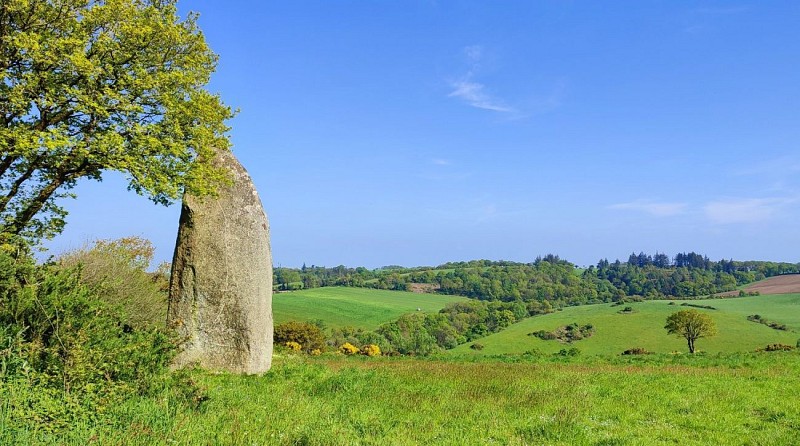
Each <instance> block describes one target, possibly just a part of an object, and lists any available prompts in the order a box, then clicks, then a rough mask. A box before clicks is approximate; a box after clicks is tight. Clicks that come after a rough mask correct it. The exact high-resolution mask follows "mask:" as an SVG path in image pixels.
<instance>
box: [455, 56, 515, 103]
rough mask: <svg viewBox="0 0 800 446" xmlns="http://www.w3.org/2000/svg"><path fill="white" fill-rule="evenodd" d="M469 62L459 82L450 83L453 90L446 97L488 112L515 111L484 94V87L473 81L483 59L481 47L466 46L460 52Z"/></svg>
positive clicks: (500, 101)
mask: <svg viewBox="0 0 800 446" xmlns="http://www.w3.org/2000/svg"><path fill="white" fill-rule="evenodd" d="M462 51H463V52H464V55H465V56H466V57H467V60H468V61H469V70H468V71H467V74H466V75H464V76H463V77H461V78H460V79H459V80H457V81H454V82H450V87H451V88H452V89H453V90H452V91H451V92H450V94H448V95H447V97H451V98H458V99H461V100H463V101H464V102H466V103H467V104H469V105H471V106H472V107H475V108H480V109H483V110H490V111H494V112H499V113H510V112H514V111H515V110H514V109H513V108H512V107H509V106H508V105H506V104H505V103H504V102H503V101H502V100H500V99H498V98H496V97H494V96H492V95H491V94H489V93H487V92H486V86H485V85H484V84H482V83H480V82H476V81H474V80H473V77H475V72H477V71H478V70H479V66H480V62H481V60H482V59H483V53H484V51H483V47H482V46H481V45H471V46H466V47H464V49H463V50H462Z"/></svg>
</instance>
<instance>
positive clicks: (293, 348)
mask: <svg viewBox="0 0 800 446" xmlns="http://www.w3.org/2000/svg"><path fill="white" fill-rule="evenodd" d="M283 345H285V346H286V347H287V348H288V349H289V350H291V351H293V352H299V351H300V350H302V349H303V346H302V345H300V343H298V342H294V341H289V342H286V343H284V344H283Z"/></svg>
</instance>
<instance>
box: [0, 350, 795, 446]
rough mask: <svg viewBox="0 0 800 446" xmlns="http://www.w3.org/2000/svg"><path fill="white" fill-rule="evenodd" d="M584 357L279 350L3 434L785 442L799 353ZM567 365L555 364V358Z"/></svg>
mask: <svg viewBox="0 0 800 446" xmlns="http://www.w3.org/2000/svg"><path fill="white" fill-rule="evenodd" d="M643 359H645V358H642V357H637V358H627V359H626V358H619V357H617V358H616V359H614V360H610V359H609V360H605V361H604V360H600V361H598V360H593V361H586V360H585V359H581V358H556V357H553V356H549V357H539V358H538V359H536V358H533V359H531V360H530V361H529V362H528V361H525V360H523V362H518V363H508V362H498V361H476V362H464V361H447V360H417V359H410V358H366V357H344V356H336V355H323V356H322V357H318V358H311V357H307V356H286V355H283V356H276V357H275V362H274V365H273V368H272V370H271V371H270V372H269V373H267V374H265V375H264V376H260V377H256V376H240V375H231V374H212V373H207V372H199V371H198V372H193V377H192V378H193V379H194V380H195V381H196V382H197V383H199V384H200V385H201V386H202V387H204V388H205V389H206V390H205V392H206V394H205V396H204V401H203V402H202V404H201V405H200V407H199V408H197V409H191V408H188V407H185V406H183V405H181V404H180V403H178V402H177V400H176V399H175V398H174V397H172V396H171V395H170V394H169V393H168V392H166V391H165V392H164V394H162V395H154V396H152V397H148V398H137V399H131V400H127V401H125V402H124V404H121V405H119V406H118V407H115V408H113V409H112V413H110V414H108V415H109V417H110V418H111V419H112V420H113V422H112V423H111V424H109V425H91V424H81V423H77V424H75V425H72V426H70V428H69V430H68V431H67V432H61V433H59V434H58V435H57V436H49V435H47V434H45V433H43V432H42V431H36V430H25V429H18V428H17V429H14V430H7V431H3V429H2V427H3V425H4V424H3V423H4V421H7V420H6V419H5V418H4V417H6V416H8V414H7V413H6V414H4V413H3V411H2V408H0V443H3V444H67V445H84V444H89V443H91V444H103V445H150V444H158V445H162V444H164V445H166V444H169V445H208V444H213V445H242V446H244V445H339V444H342V445H344V444H346V445H420V444H426V445H427V444H430V445H459V446H460V445H483V444H498V445H675V444H680V445H708V444H726V445H727V444H750V445H790V444H798V442H800V400H798V399H797V398H796V395H798V394H800V380H798V379H797V376H798V374H800V355H798V354H797V353H795V352H774V353H747V354H733V355H723V356H716V355H715V356H706V355H695V356H690V355H651V356H650V357H648V358H647V360H646V361H647V362H644V363H642V362H640V361H639V360H643ZM562 361H563V362H562Z"/></svg>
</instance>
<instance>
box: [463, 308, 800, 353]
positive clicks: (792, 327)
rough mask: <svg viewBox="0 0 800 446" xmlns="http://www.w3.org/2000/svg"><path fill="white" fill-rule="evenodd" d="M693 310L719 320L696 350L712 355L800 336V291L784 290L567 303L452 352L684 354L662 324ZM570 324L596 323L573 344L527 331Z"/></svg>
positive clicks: (790, 340) (792, 341)
mask: <svg viewBox="0 0 800 446" xmlns="http://www.w3.org/2000/svg"><path fill="white" fill-rule="evenodd" d="M670 302H674V305H670ZM683 303H688V304H692V305H707V306H712V307H714V308H716V309H715V310H711V309H703V308H695V307H687V306H681V304H683ZM628 306H629V307H631V308H632V309H633V312H632V313H630V314H623V313H620V311H621V310H622V309H623V308H625V307H628ZM689 308H693V309H696V310H697V311H700V312H703V313H706V314H708V315H710V316H711V317H712V318H713V320H714V321H715V322H716V325H717V329H718V332H717V334H716V336H713V337H709V338H701V339H699V340H698V341H697V346H698V348H699V349H700V350H702V351H705V352H708V353H719V352H737V351H739V352H740V351H753V350H755V349H757V348H763V347H765V346H766V345H767V344H774V343H781V344H788V345H792V346H794V345H795V344H796V343H797V341H798V338H800V294H780V295H771V296H753V297H737V298H726V299H706V300H692V301H680V300H676V301H663V300H656V301H646V302H638V303H627V304H624V305H622V306H612V305H610V304H599V305H584V306H578V307H567V308H564V309H563V310H561V311H557V312H555V313H551V314H546V315H542V316H535V317H532V318H528V319H525V320H523V321H521V322H519V323H516V324H514V325H512V326H510V327H508V328H506V329H505V330H503V331H501V332H499V333H495V334H492V335H490V336H487V337H485V338H482V339H479V340H477V341H476V342H478V343H480V344H483V346H484V348H483V349H482V350H480V351H478V350H474V349H471V348H470V345H471V344H463V345H460V346H459V347H457V348H455V349H453V350H450V351H449V353H450V354H451V355H496V354H508V353H511V354H519V353H523V352H526V351H529V350H539V351H541V352H544V353H553V352H557V351H559V350H561V349H564V348H572V347H577V348H578V349H580V351H581V353H583V354H590V355H596V354H602V355H617V354H620V353H622V352H623V351H624V350H627V349H630V348H633V347H640V348H644V349H646V350H648V351H651V352H657V353H669V352H685V351H686V350H687V347H686V341H685V340H684V339H683V338H679V337H677V336H670V335H667V332H666V330H665V329H664V324H665V322H666V319H667V316H669V315H670V314H672V313H673V312H675V311H678V310H683V309H689ZM753 314H758V315H760V316H762V317H763V318H765V319H767V320H769V321H774V322H779V323H781V324H786V325H787V328H788V330H787V331H782V330H775V329H773V328H770V327H768V326H766V325H764V324H758V323H755V322H751V321H748V320H747V316H749V315H753ZM571 323H578V324H580V325H585V324H592V325H593V326H594V328H595V333H594V334H593V335H592V336H591V337H589V338H586V339H583V340H580V341H576V342H574V343H572V344H564V343H560V342H559V341H555V340H550V341H544V340H541V339H539V338H537V337H535V336H529V335H528V334H529V333H531V332H535V331H538V330H545V331H552V330H554V329H556V328H558V327H562V326H564V325H568V324H571Z"/></svg>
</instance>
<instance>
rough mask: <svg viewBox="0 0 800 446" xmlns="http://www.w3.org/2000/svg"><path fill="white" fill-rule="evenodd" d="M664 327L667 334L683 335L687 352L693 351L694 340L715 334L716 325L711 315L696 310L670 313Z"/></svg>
mask: <svg viewBox="0 0 800 446" xmlns="http://www.w3.org/2000/svg"><path fill="white" fill-rule="evenodd" d="M664 328H666V329H667V333H669V334H676V335H678V336H682V337H684V338H685V339H686V342H687V343H688V345H689V353H694V341H696V340H697V339H699V338H705V337H709V336H714V335H715V334H717V326H716V324H715V323H714V320H712V319H711V316H709V315H707V314H704V313H701V312H699V311H697V310H681V311H678V312H676V313H672V314H671V315H669V317H668V318H667V325H665V326H664Z"/></svg>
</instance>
